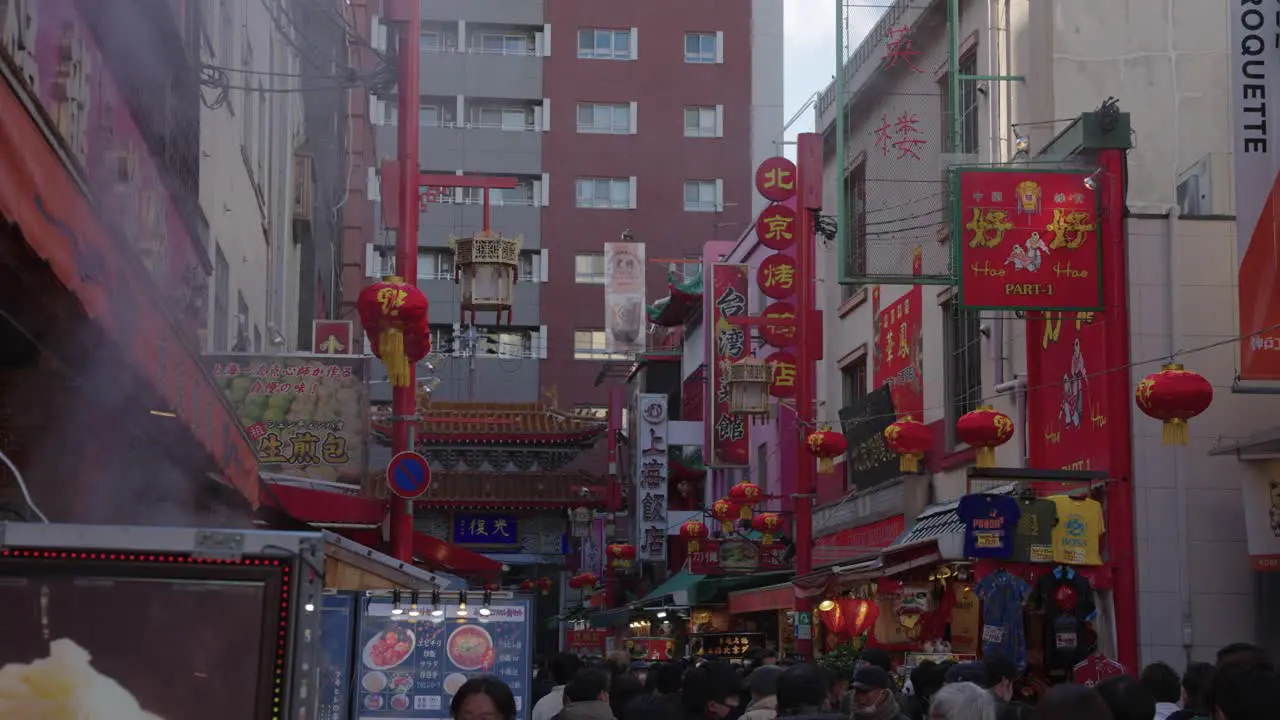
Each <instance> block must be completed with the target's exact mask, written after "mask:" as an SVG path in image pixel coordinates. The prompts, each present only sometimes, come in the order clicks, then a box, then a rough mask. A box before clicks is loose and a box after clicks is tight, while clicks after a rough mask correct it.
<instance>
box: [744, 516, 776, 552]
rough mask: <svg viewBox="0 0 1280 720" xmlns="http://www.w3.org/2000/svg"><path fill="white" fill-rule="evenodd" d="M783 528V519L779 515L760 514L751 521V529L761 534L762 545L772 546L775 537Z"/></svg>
mask: <svg viewBox="0 0 1280 720" xmlns="http://www.w3.org/2000/svg"><path fill="white" fill-rule="evenodd" d="M781 527H782V517H781V516H779V515H778V513H770V512H767V513H760V514H759V515H756V516H755V518H754V519H753V520H752V521H751V529H752V530H755V531H756V532H758V533H760V544H761V545H772V544H773V536H774V535H776V534H777V533H778V530H779V529H780V528H781Z"/></svg>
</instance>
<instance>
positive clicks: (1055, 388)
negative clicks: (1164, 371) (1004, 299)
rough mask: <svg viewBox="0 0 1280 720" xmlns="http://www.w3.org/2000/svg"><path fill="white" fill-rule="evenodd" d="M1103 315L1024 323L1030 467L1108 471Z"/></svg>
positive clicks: (1056, 315) (1108, 377) (1115, 377)
mask: <svg viewBox="0 0 1280 720" xmlns="http://www.w3.org/2000/svg"><path fill="white" fill-rule="evenodd" d="M1105 323H1106V317H1105V314H1103V313H1092V312H1048V313H1036V314H1035V315H1034V316H1032V317H1029V318H1028V319H1027V386H1028V390H1027V452H1028V456H1029V459H1030V462H1031V467H1034V468H1039V469H1044V470H1095V471H1109V470H1110V468H1109V467H1108V460H1107V458H1108V455H1109V454H1110V451H1111V439H1112V438H1111V433H1112V431H1113V428H1111V427H1108V422H1109V421H1108V418H1107V415H1108V408H1107V397H1108V394H1107V392H1108V388H1107V384H1108V383H1111V382H1124V381H1125V380H1126V379H1127V372H1128V371H1127V370H1126V371H1124V373H1123V374H1116V373H1109V372H1105V371H1106V369H1107V368H1109V367H1110V362H1109V360H1108V358H1107V343H1106V334H1105V333H1106V326H1105Z"/></svg>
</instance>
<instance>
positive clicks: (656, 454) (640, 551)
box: [631, 393, 669, 562]
mask: <svg viewBox="0 0 1280 720" xmlns="http://www.w3.org/2000/svg"><path fill="white" fill-rule="evenodd" d="M637 403H638V405H637V410H638V415H639V417H638V419H637V422H638V423H639V434H638V436H637V437H634V438H632V439H631V447H632V452H633V453H634V454H635V457H636V493H635V513H636V558H637V559H639V560H647V561H652V562H666V559H667V474H668V469H669V468H668V455H667V453H668V448H667V427H668V422H667V396H666V395H663V394H650V393H643V394H641V395H640V396H639V397H638V398H637Z"/></svg>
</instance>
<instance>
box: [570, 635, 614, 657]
mask: <svg viewBox="0 0 1280 720" xmlns="http://www.w3.org/2000/svg"><path fill="white" fill-rule="evenodd" d="M611 634H612V633H610V632H609V631H608V630H599V629H593V630H570V631H569V633H568V638H567V639H568V641H569V642H568V645H569V652H571V653H574V654H577V655H604V652H605V640H606V638H608V637H609V636H610V635H611Z"/></svg>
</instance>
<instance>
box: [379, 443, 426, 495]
mask: <svg viewBox="0 0 1280 720" xmlns="http://www.w3.org/2000/svg"><path fill="white" fill-rule="evenodd" d="M430 485H431V468H429V467H427V459H426V458H424V457H422V456H421V455H419V454H418V453H416V452H402V453H397V454H396V456H395V457H393V458H391V462H390V463H389V464H388V465H387V487H388V488H390V489H391V492H393V493H395V494H396V495H397V496H399V497H402V498H404V499H405V500H413V499H414V498H416V497H420V496H421V495H422V494H423V493H425V492H426V491H427V487H429V486H430Z"/></svg>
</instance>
